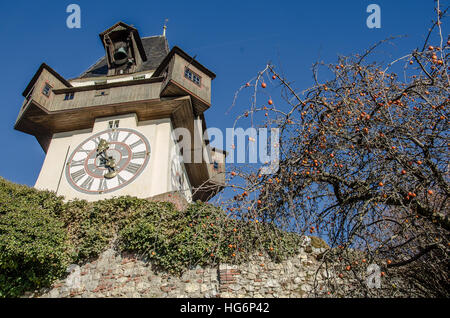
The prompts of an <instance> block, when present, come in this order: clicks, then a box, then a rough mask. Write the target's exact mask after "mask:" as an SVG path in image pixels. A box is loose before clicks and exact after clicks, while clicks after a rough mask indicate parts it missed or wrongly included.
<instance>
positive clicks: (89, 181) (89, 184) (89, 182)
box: [81, 176, 94, 190]
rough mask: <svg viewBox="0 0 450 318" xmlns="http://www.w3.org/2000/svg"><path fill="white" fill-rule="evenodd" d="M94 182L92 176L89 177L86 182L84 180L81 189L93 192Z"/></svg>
mask: <svg viewBox="0 0 450 318" xmlns="http://www.w3.org/2000/svg"><path fill="white" fill-rule="evenodd" d="M93 182H94V178H92V177H91V176H88V177H87V178H86V180H84V181H83V183H82V184H81V187H82V188H84V189H88V190H91V187H92V183H93Z"/></svg>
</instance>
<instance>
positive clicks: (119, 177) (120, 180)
mask: <svg viewBox="0 0 450 318" xmlns="http://www.w3.org/2000/svg"><path fill="white" fill-rule="evenodd" d="M117 181H118V182H119V185H121V184H124V183H125V182H127V180H125V179H124V178H122V177H121V176H120V174H118V175H117Z"/></svg>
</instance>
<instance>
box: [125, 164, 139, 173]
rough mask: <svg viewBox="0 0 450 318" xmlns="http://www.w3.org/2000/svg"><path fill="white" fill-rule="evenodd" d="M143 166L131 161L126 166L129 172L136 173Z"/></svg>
mask: <svg viewBox="0 0 450 318" xmlns="http://www.w3.org/2000/svg"><path fill="white" fill-rule="evenodd" d="M141 167H142V165H140V164H137V163H133V162H131V163H130V164H129V165H128V166H126V168H125V171H128V172H129V173H132V174H136V172H138V170H139V169H140V168H141Z"/></svg>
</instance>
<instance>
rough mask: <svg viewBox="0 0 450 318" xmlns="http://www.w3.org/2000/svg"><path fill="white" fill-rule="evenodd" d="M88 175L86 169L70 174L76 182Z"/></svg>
mask: <svg viewBox="0 0 450 318" xmlns="http://www.w3.org/2000/svg"><path fill="white" fill-rule="evenodd" d="M85 175H86V171H84V169H81V170H78V171H76V172H74V173H71V174H70V176H71V177H72V180H73V181H74V182H75V183H78V181H80V180H81V179H82V178H83V177H84V176H85Z"/></svg>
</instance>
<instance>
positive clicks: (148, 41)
mask: <svg viewBox="0 0 450 318" xmlns="http://www.w3.org/2000/svg"><path fill="white" fill-rule="evenodd" d="M100 39H101V43H102V44H103V46H104V48H105V56H104V57H102V58H101V59H100V60H99V61H97V62H96V63H95V64H94V65H93V66H91V67H90V68H89V69H88V70H87V71H85V72H84V73H83V74H81V75H80V76H79V77H77V78H73V79H70V80H66V79H64V78H63V77H62V76H61V75H59V74H58V73H57V72H55V71H54V70H53V69H52V68H51V67H49V66H48V65H46V64H45V63H44V64H42V65H41V66H40V67H39V69H38V71H37V72H36V74H35V75H34V76H33V78H32V79H31V81H30V83H29V84H28V86H27V87H26V89H25V90H24V92H23V96H24V97H25V101H24V103H23V105H22V107H21V109H20V112H19V115H18V117H17V120H16V123H15V126H14V127H15V129H17V130H19V131H22V132H25V133H27V134H31V135H33V136H35V137H36V139H37V140H38V142H39V144H40V145H41V146H42V148H43V149H44V151H45V152H46V158H45V161H44V164H43V166H42V170H41V172H40V174H39V177H38V180H37V182H36V185H35V187H36V188H39V189H48V190H51V191H55V192H56V193H57V194H58V195H64V196H65V197H66V199H73V198H81V199H86V200H90V201H94V200H99V199H104V198H110V197H113V196H119V195H132V196H137V197H141V198H148V197H154V196H156V195H161V194H165V193H172V192H178V193H180V194H181V195H183V196H185V197H186V199H187V200H188V201H190V200H208V199H209V198H211V197H212V196H213V195H214V194H216V193H217V192H218V191H220V190H221V189H222V188H223V185H224V182H225V166H224V165H225V163H224V162H225V160H224V158H225V152H224V151H222V150H219V149H214V148H211V147H210V146H209V141H208V140H207V138H206V139H203V138H202V141H201V149H200V150H201V152H202V154H203V159H202V161H201V162H198V163H194V162H192V163H190V162H184V161H183V160H181V152H182V151H194V148H193V147H191V148H190V149H188V150H185V149H180V147H179V145H178V144H177V141H176V140H174V134H173V131H174V129H176V128H186V129H187V130H189V132H190V133H191V135H192V136H194V135H195V134H196V133H197V134H198V135H202V134H203V133H204V131H205V130H206V123H205V118H204V112H205V111H206V110H207V109H208V108H209V107H210V106H211V82H212V80H213V79H214V78H215V74H214V73H213V72H211V71H210V70H208V69H207V68H206V67H204V66H203V65H201V64H200V63H199V62H197V61H196V60H195V59H194V58H192V57H191V56H189V55H188V54H187V53H185V52H184V51H183V50H181V49H180V48H178V47H176V46H175V47H173V48H172V49H171V50H169V46H168V42H167V39H166V37H165V34H163V35H158V36H152V37H144V38H141V37H140V35H139V32H138V30H137V29H135V28H134V27H132V26H129V25H127V24H125V23H123V22H118V23H116V24H115V25H113V26H112V27H111V28H109V29H107V30H106V31H104V32H102V33H101V34H100ZM192 144H193V143H192ZM197 150H198V149H197ZM184 155H185V154H184Z"/></svg>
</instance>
